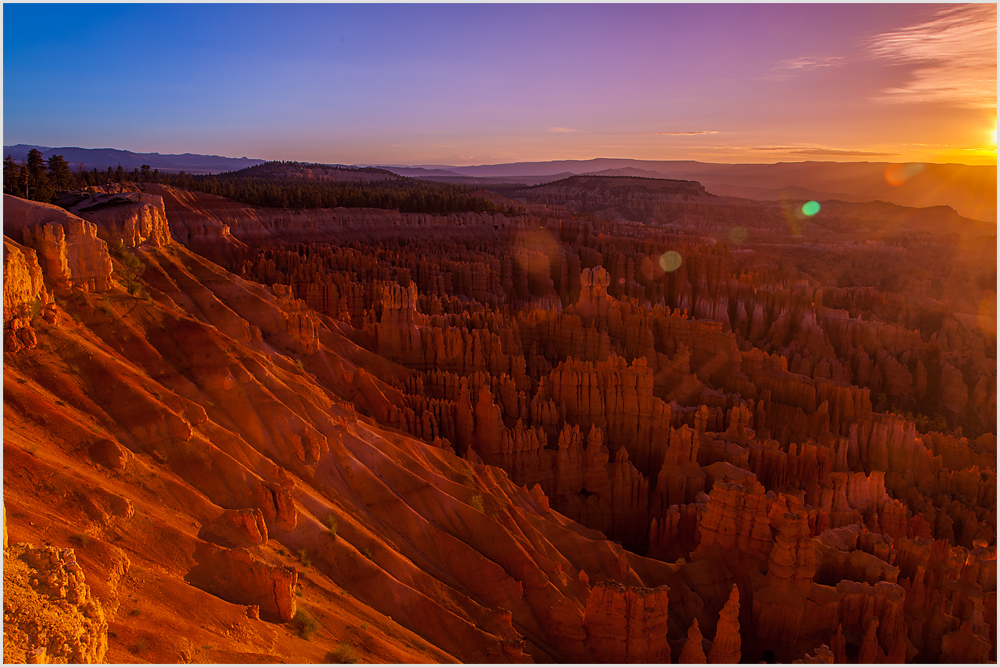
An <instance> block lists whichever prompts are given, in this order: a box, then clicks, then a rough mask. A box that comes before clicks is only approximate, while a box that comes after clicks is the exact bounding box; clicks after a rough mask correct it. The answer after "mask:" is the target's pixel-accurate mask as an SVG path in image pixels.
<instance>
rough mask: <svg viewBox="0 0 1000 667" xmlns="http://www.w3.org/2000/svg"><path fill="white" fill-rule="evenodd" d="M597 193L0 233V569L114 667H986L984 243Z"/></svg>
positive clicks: (193, 213) (991, 626)
mask: <svg viewBox="0 0 1000 667" xmlns="http://www.w3.org/2000/svg"><path fill="white" fill-rule="evenodd" d="M609 187H610V186H609V185H608V183H607V182H605V181H602V180H601V179H599V178H594V179H580V180H579V181H577V182H574V183H573V184H571V186H565V185H564V186H556V185H553V186H546V188H547V189H545V188H539V189H538V191H537V193H536V194H535V195H531V196H535V197H537V200H535V201H532V200H531V199H530V198H529V195H528V194H527V193H521V194H522V195H523V199H522V200H521V201H520V202H518V203H519V204H520V205H522V206H523V207H524V211H525V212H524V213H523V214H521V215H519V216H506V215H501V214H495V215H494V214H454V215H450V216H437V215H426V214H408V213H399V212H396V211H385V210H368V209H335V210H322V209H320V210H312V211H288V210H281V209H260V208H255V207H252V206H247V205H243V204H237V203H235V202H229V201H227V200H223V199H221V198H217V197H210V196H207V195H201V194H198V193H193V192H188V191H183V190H178V189H176V188H171V187H166V186H150V188H149V189H148V190H147V192H146V193H144V194H142V195H141V196H139V193H122V194H120V195H103V196H100V197H98V198H96V199H88V200H87V201H79V202H77V203H75V204H73V205H72V209H73V211H74V213H68V212H66V211H65V210H63V209H59V208H57V207H52V206H46V205H40V204H35V203H30V202H23V201H20V200H16V199H13V198H5V234H6V237H5V254H4V266H5V278H4V326H5V350H4V352H5V367H4V375H5V377H4V380H5V382H4V388H5V404H4V407H5V410H4V448H5V452H4V461H5V463H4V466H5V470H4V472H5V507H6V511H7V520H6V522H5V529H9V532H10V535H11V537H12V540H11V541H12V542H14V543H22V542H32V543H36V544H38V543H42V542H43V541H48V542H49V543H50V544H51V545H52V546H53V547H59V548H62V547H65V546H70V545H72V546H74V547H75V554H76V555H75V558H76V559H77V560H78V561H79V564H80V567H82V568H83V570H84V571H86V573H87V582H88V584H89V585H90V586H91V590H90V592H89V593H88V595H90V596H91V597H92V598H94V599H95V600H98V601H100V603H101V605H102V607H101V609H103V614H104V617H105V619H106V622H107V628H108V629H109V630H110V631H109V632H108V633H107V652H106V654H105V655H104V656H103V659H105V660H108V661H115V662H132V661H136V660H146V661H151V660H155V661H157V662H181V661H184V662H192V661H199V662H208V661H226V662H251V661H256V660H258V659H267V660H268V661H271V662H274V661H277V660H287V659H289V658H294V659H295V660H296V661H297V662H310V661H324V660H326V661H329V660H330V659H331V658H330V654H331V652H334V651H337V650H340V651H343V649H342V648H340V647H342V646H343V645H350V647H351V648H352V650H353V651H355V653H356V655H357V657H358V658H359V659H364V660H372V661H375V660H381V661H391V662H421V661H435V662H443V661H450V660H460V661H472V662H486V661H514V662H523V661H531V660H534V661H561V662H590V661H611V662H629V661H639V662H668V661H670V660H674V661H677V660H682V661H690V662H705V661H707V662H718V663H721V662H738V661H740V660H744V661H751V662H756V661H759V660H762V659H767V658H769V657H771V656H774V657H775V658H776V659H778V660H781V661H793V660H803V661H806V662H817V661H831V660H836V661H839V662H845V661H846V662H880V661H893V662H899V661H903V660H906V661H924V662H933V661H939V660H945V661H961V662H970V661H971V662H982V661H992V660H995V659H996V652H995V644H996V640H995V636H996V630H995V617H996V506H995V498H996V357H995V348H996V337H995V336H996V333H995V331H996V329H995V321H994V322H993V327H992V329H991V328H990V327H989V326H987V325H988V324H989V323H988V322H987V323H986V325H984V323H983V321H982V318H981V317H980V310H981V305H982V303H983V302H984V300H988V299H989V298H990V294H991V293H992V290H991V289H983V288H982V287H981V286H980V285H981V284H985V283H983V282H982V281H981V280H978V276H980V275H983V274H986V275H988V274H989V272H990V271H993V272H994V275H995V234H994V236H992V237H990V238H987V239H982V238H978V239H971V240H963V239H964V238H966V237H963V236H961V235H958V236H954V237H943V238H938V237H931V236H928V235H927V233H926V232H924V231H921V232H919V233H917V232H913V233H911V232H912V230H910V231H907V230H908V229H910V228H907V227H906V226H905V225H906V224H910V223H906V218H905V216H904V215H902V214H900V215H899V216H897V217H894V218H892V220H893V222H892V224H888V223H887V224H886V226H885V227H884V228H880V227H878V226H877V225H876V223H874V222H872V220H873V219H874V218H872V217H871V216H869V217H866V216H865V211H866V210H865V209H860V208H859V209H840V208H838V209H837V215H836V216H832V215H831V217H829V218H824V211H826V210H827V209H826V208H821V209H820V210H819V212H817V213H815V214H814V215H813V216H811V217H810V218H809V220H808V224H807V225H804V224H799V223H801V222H802V221H800V220H796V224H797V225H799V226H798V227H797V228H796V229H794V230H793V229H792V228H791V227H790V226H789V220H788V218H787V217H786V215H785V211H784V210H783V209H782V208H781V206H779V205H777V204H768V203H757V202H752V201H749V200H733V199H728V198H722V197H716V196H714V195H712V194H710V193H709V192H707V191H706V190H705V189H704V188H702V187H701V186H700V185H699V184H697V183H692V182H690V181H677V182H667V183H659V184H657V183H654V184H652V185H650V184H638V185H636V184H631V183H630V179H617V180H616V181H615V185H614V188H615V189H614V190H613V192H612V190H609V189H608V188H609ZM114 196H117V197H119V198H120V199H122V201H118V202H113V201H112V197H114ZM519 196H520V195H519ZM8 199H10V201H9V203H8ZM126 200H127V201H126ZM102 204H107V205H102ZM853 206H863V205H853ZM88 209H90V210H88ZM640 214H641V215H640ZM927 215H933V212H931V213H930V214H921V220H920V224H921V225H923V224H924V223H925V222H926V220H924V218H925V217H926V216H927ZM851 216H855V218H856V223H857V224H853V223H852V224H848V223H850V221H851V220H853V219H855V218H852V217H851ZM8 217H9V220H10V223H9V222H8ZM901 220H902V222H900V221H901ZM845 221H846V222H845ZM940 222H941V224H942V229H941V231H942V233H943V234H950V233H952V231H954V230H953V229H951V227H949V225H950V226H954V225H957V224H961V220H960V219H959V220H956V218H955V217H954V216H953V215H949V216H946V217H943V218H942V219H941V221H940ZM912 224H913V225H914V227H913V228H914V229H916V225H917V223H916V222H914V223H912ZM901 225H902V226H901ZM859 229H863V230H864V232H863V233H861V232H859V231H858V230H859ZM901 230H903V231H901ZM793 234H796V235H794V236H793ZM990 239H992V241H991V240H990ZM119 240H120V241H121V242H122V245H123V246H125V247H127V248H129V249H130V250H129V252H132V253H134V254H135V255H136V256H137V257H139V258H140V260H141V262H142V272H141V274H140V280H141V283H142V285H143V288H144V290H145V291H146V295H144V296H133V295H131V294H129V292H128V290H126V289H125V286H124V280H123V276H122V271H123V270H124V269H123V267H122V266H121V265H120V263H119V262H117V261H115V262H112V259H111V256H110V255H109V253H108V245H109V244H115V243H116V242H117V241H119ZM935 240H937V241H940V242H939V243H935V242H934V241H935ZM990 242H992V243H993V244H994V245H993V246H989V243H990ZM993 298H994V299H995V295H994V296H993ZM58 553H63V552H58ZM5 555H6V554H5ZM22 560H23V559H22ZM57 560H58V559H57ZM60 562H62V561H60ZM5 569H6V568H5ZM5 595H6V592H5ZM5 599H6V598H5ZM88 599H90V598H88ZM135 610H138V613H135ZM88 618H89V617H88ZM94 618H95V619H96V618H97V617H96V616H94ZM80 622H81V623H83V621H80ZM94 622H95V623H97V625H98V626H99V625H100V620H99V619H98V620H95V621H94ZM282 624H287V625H286V626H285V627H282ZM313 624H316V625H315V627H314V625H313ZM81 627H82V626H81ZM164 627H169V628H171V633H172V634H171V636H176V637H177V639H175V640H172V641H171V642H166V641H163V640H162V639H160V637H162V636H163V631H162V628H164ZM5 632H6V630H5ZM36 634H37V633H36ZM92 634H93V633H92ZM25 636H31V635H30V633H26V635H25ZM93 636H94V637H96V636H98V635H93ZM307 636H309V637H310V638H311V639H310V640H307V639H306V637H307ZM78 639H79V638H78ZM185 640H186V641H185ZM18 641H21V640H18ZM31 641H32V642H34V643H33V644H32V645H31V646H28V645H27V644H28V643H30V642H28V640H24V642H23V643H25V646H24V647H22V648H23V650H24V651H28V650H35V649H37V648H38V647H39V646H41V640H40V639H38V638H37V637H36V638H35V639H32V640H31ZM75 641H76V640H75ZM88 642H89V643H88ZM94 642H96V644H95V643H94ZM5 646H6V635H5ZM18 646H20V644H18ZM73 646H74V647H77V646H78V645H77V644H73ZM205 647H211V648H205ZM19 650H21V649H19ZM46 650H49V649H46ZM73 650H74V651H75V650H77V649H76V648H74V649H73ZM79 651H80V652H81V655H85V656H91V657H95V658H100V656H99V653H100V641H99V639H95V640H94V641H91V639H87V641H86V642H85V641H83V640H82V639H79ZM5 655H6V654H5ZM18 655H21V654H18ZM24 655H25V656H27V655H28V653H27V652H25V653H24ZM341 655H344V654H343V653H341ZM25 659H27V658H25Z"/></svg>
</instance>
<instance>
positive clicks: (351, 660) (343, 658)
mask: <svg viewBox="0 0 1000 667" xmlns="http://www.w3.org/2000/svg"><path fill="white" fill-rule="evenodd" d="M326 662H328V663H330V664H339V665H353V664H355V663H356V662H358V656H357V654H356V653H355V652H354V647H352V646H351V645H350V644H338V645H337V648H335V649H334V650H332V651H330V652H329V653H327V654H326Z"/></svg>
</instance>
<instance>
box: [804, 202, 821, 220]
mask: <svg viewBox="0 0 1000 667" xmlns="http://www.w3.org/2000/svg"><path fill="white" fill-rule="evenodd" d="M817 213H819V202H818V201H807V202H806V203H805V204H803V205H802V214H803V215H808V216H809V217H812V216H814V215H816V214H817Z"/></svg>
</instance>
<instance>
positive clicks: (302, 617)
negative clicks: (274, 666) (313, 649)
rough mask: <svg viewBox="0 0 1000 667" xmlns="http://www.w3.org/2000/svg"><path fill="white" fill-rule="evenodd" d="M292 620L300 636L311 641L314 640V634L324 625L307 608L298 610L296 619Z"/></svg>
mask: <svg viewBox="0 0 1000 667" xmlns="http://www.w3.org/2000/svg"><path fill="white" fill-rule="evenodd" d="M292 622H293V623H294V624H295V631H296V632H297V633H298V635H299V637H302V639H306V640H309V641H312V638H313V635H315V634H316V633H317V632H319V629H320V628H321V627H322V626H321V625H320V624H319V621H317V620H316V619H315V618H314V617H313V615H312V614H310V613H309V612H308V611H306V610H305V609H299V610H298V611H296V612H295V619H294V620H293V621H292Z"/></svg>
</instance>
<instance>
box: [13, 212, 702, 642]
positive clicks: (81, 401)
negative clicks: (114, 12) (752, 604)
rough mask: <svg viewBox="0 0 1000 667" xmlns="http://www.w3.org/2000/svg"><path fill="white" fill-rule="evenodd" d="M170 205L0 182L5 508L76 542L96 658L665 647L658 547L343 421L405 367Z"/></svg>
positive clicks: (59, 539) (670, 580)
mask: <svg viewBox="0 0 1000 667" xmlns="http://www.w3.org/2000/svg"><path fill="white" fill-rule="evenodd" d="M140 204H141V202H136V208H138V207H139V205H140ZM160 211H162V209H160ZM133 222H134V221H133ZM165 224H166V220H165V218H162V216H160V217H159V218H158V217H157V216H153V217H152V219H151V221H150V224H149V225H147V227H146V229H145V232H143V231H142V229H141V228H142V225H141V224H138V223H136V224H133V225H132V227H131V228H130V229H132V231H133V232H135V233H131V234H124V233H123V230H125V229H126V228H127V227H128V225H126V224H124V223H123V222H122V220H119V221H118V222H117V224H111V223H108V222H106V221H102V220H100V219H99V218H98V222H97V223H96V224H95V223H93V222H87V221H84V220H82V219H80V218H78V217H76V216H74V215H72V214H69V213H67V212H65V211H63V210H61V209H58V208H56V207H51V206H46V205H43V204H36V203H29V202H23V201H20V200H16V199H14V198H11V197H8V196H5V197H4V227H5V232H6V233H7V234H8V235H10V236H5V238H4V269H5V271H4V324H5V346H4V442H3V446H4V506H5V510H6V522H5V529H6V530H7V531H8V533H9V537H10V541H11V543H12V544H21V543H31V544H33V545H52V546H55V547H67V546H70V547H73V548H74V550H75V557H76V560H77V562H78V563H79V565H80V566H81V568H82V571H83V573H84V574H85V577H86V582H87V584H89V586H90V588H91V590H92V592H93V595H94V596H95V597H96V598H98V600H99V601H100V603H101V605H103V610H104V614H105V615H106V618H107V627H108V633H107V637H108V639H107V653H106V656H105V659H106V660H107V661H109V662H134V661H153V662H191V661H199V662H208V661H212V662H216V661H222V662H256V661H265V662H278V661H282V660H284V661H294V662H311V661H320V660H324V659H329V660H332V659H338V656H339V659H349V658H350V657H351V656H352V655H353V656H355V657H356V658H358V659H361V660H365V661H383V662H424V661H435V662H446V661H453V660H461V661H471V662H482V661H491V660H515V661H522V660H530V659H535V660H552V659H556V660H573V661H579V660H591V659H607V660H615V661H617V660H624V659H625V658H626V657H638V658H640V659H645V658H649V659H655V660H664V659H667V658H668V657H669V646H668V645H667V643H666V625H667V619H666V595H667V588H657V587H658V586H662V585H664V584H666V585H668V586H669V588H670V589H671V590H676V591H677V592H678V593H679V594H684V592H685V591H687V594H688V595H689V596H692V595H693V594H691V593H690V591H688V590H687V587H686V585H685V584H684V583H683V582H682V581H681V580H680V579H679V578H678V576H677V574H676V572H675V570H676V566H671V565H667V564H664V563H659V562H656V561H652V560H649V559H645V558H641V557H638V556H635V555H632V554H627V553H626V552H624V551H623V549H622V548H621V547H620V546H618V545H615V544H613V543H611V542H608V541H607V540H605V539H604V538H603V536H602V535H601V534H600V533H598V532H596V531H594V530H590V529H587V528H584V527H582V526H580V525H579V524H576V523H574V522H573V521H570V520H569V519H566V518H564V517H563V516H561V515H559V514H557V513H555V512H553V511H552V510H550V509H549V508H548V503H547V500H546V498H545V497H544V496H542V495H541V494H540V493H539V492H538V491H537V490H536V491H534V492H529V491H527V490H526V489H525V488H524V487H520V486H517V485H515V484H513V483H512V482H511V481H510V479H508V477H507V475H506V474H505V473H503V472H502V471H500V470H499V469H497V468H493V467H490V466H486V465H483V464H474V463H470V462H469V461H466V460H463V459H460V458H458V457H456V456H455V455H453V454H451V453H449V452H447V451H445V450H443V449H440V448H435V447H433V446H431V445H428V444H425V443H422V442H420V441H418V440H415V439H413V438H412V437H410V436H408V435H404V434H402V433H400V432H396V431H393V430H391V429H388V428H386V427H384V426H380V425H378V424H376V423H375V422H373V421H372V420H371V419H369V418H366V417H363V416H359V415H358V413H357V411H356V409H355V408H354V406H353V401H355V400H357V401H359V403H360V404H362V405H368V406H371V405H373V404H375V403H377V402H378V401H387V402H392V401H394V400H398V398H394V397H393V396H392V393H393V391H394V390H393V389H392V387H391V386H390V385H389V384H387V383H386V380H390V381H391V380H392V378H393V377H397V376H400V377H401V376H403V375H405V371H404V370H403V369H402V368H401V367H398V366H395V365H394V364H392V363H390V362H387V361H385V360H379V361H380V363H375V362H374V360H373V359H372V357H373V356H374V355H372V354H371V353H370V352H367V351H365V350H363V349H361V348H359V347H358V346H357V345H356V344H354V343H353V342H351V341H350V340H348V339H347V338H345V336H344V335H343V334H342V333H341V331H340V327H339V325H338V324H337V323H336V322H334V321H333V320H330V319H329V318H327V317H325V316H322V315H318V314H316V313H315V312H313V311H311V310H308V309H307V308H305V307H304V306H303V304H302V303H301V302H299V301H297V300H295V299H292V298H291V297H289V295H288V294H287V291H286V290H283V289H281V287H280V286H276V287H275V288H273V289H268V288H266V287H263V286H261V285H259V284H255V283H251V282H248V281H245V280H242V279H240V278H237V277H235V276H233V275H232V274H230V273H228V272H226V271H225V270H222V269H221V268H220V267H218V266H216V265H214V264H212V263H211V262H209V261H207V260H205V259H203V258H202V257H200V256H198V255H195V254H194V253H192V252H190V251H189V250H187V249H186V248H185V247H183V246H181V245H180V244H178V243H175V242H173V241H171V240H170V236H169V233H166V234H165V233H164V231H166V230H164V229H163V227H162V226H163V225H165ZM136 229H139V231H138V232H136V231H135V230H136ZM105 239H107V240H109V241H111V242H112V248H114V247H115V245H116V242H117V241H118V240H119V239H123V240H124V242H125V246H131V248H129V249H126V250H124V251H122V250H121V249H118V250H117V255H116V256H112V255H111V254H110V253H109V250H108V247H109V246H108V243H107V242H106V240H105ZM130 254H134V255H137V256H139V257H140V258H141V259H142V261H143V262H144V264H145V271H144V273H143V274H142V284H141V285H140V286H138V287H136V286H133V290H132V291H134V292H135V293H136V294H135V295H132V294H129V293H128V292H127V291H126V290H125V289H123V287H122V284H121V281H122V280H123V277H125V276H127V275H128V273H129V268H128V262H127V260H128V257H129V255H130ZM365 368H368V369H369V370H365ZM19 548H22V549H23V547H19ZM6 554H7V550H6V549H5V556H6ZM6 571H7V569H6V568H5V572H6ZM596 591H601V594H600V595H596V594H595V593H596ZM657 591H661V592H657ZM673 595H674V594H673V593H671V596H672V597H673ZM650 596H653V597H650ZM656 596H660V597H662V598H663V600H662V601H661V604H652V603H650V604H647V606H645V607H643V606H641V605H640V606H639V607H636V606H635V604H636V603H635V602H630V601H631V600H633V598H634V599H636V600H640V601H641V600H644V599H645V600H655V599H657V598H656ZM626 608H631V609H632V611H631V612H630V613H629V615H628V616H627V617H626V616H624V615H623V612H624V610H625V609H626ZM6 609H7V598H6V597H5V611H6ZM29 611H30V610H29ZM620 612H621V613H620ZM5 616H6V613H5ZM312 619H314V620H315V622H316V623H318V629H317V628H316V626H313V620H312ZM31 623H35V624H36V625H33V626H32V625H30V623H29V624H28V625H29V626H30V627H28V626H25V627H27V629H26V630H24V634H25V635H26V636H27V637H28V639H27V640H25V641H23V642H21V644H23V645H20V646H21V650H24V651H27V650H30V649H31V648H32V646H31V642H32V638H34V641H35V642H36V643H37V642H38V641H40V640H39V637H40V636H43V635H44V632H42V631H40V630H39V627H41V626H38V623H40V621H32V622H31ZM7 626H11V627H7ZM7 626H5V659H7V658H8V657H9V658H10V659H12V660H25V659H26V658H25V655H26V654H23V653H14V654H12V655H10V656H8V653H7V648H6V647H7V646H8V641H7V638H8V636H13V635H12V634H10V633H13V632H14V627H13V626H12V625H11V623H8V624H7ZM19 627H20V626H19ZM653 627H658V628H661V630H660V631H659V632H656V633H645V632H640V631H639V630H644V629H649V628H653ZM307 637H311V640H307V639H306V638H307ZM11 651H14V648H11ZM331 652H332V654H331Z"/></svg>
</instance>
